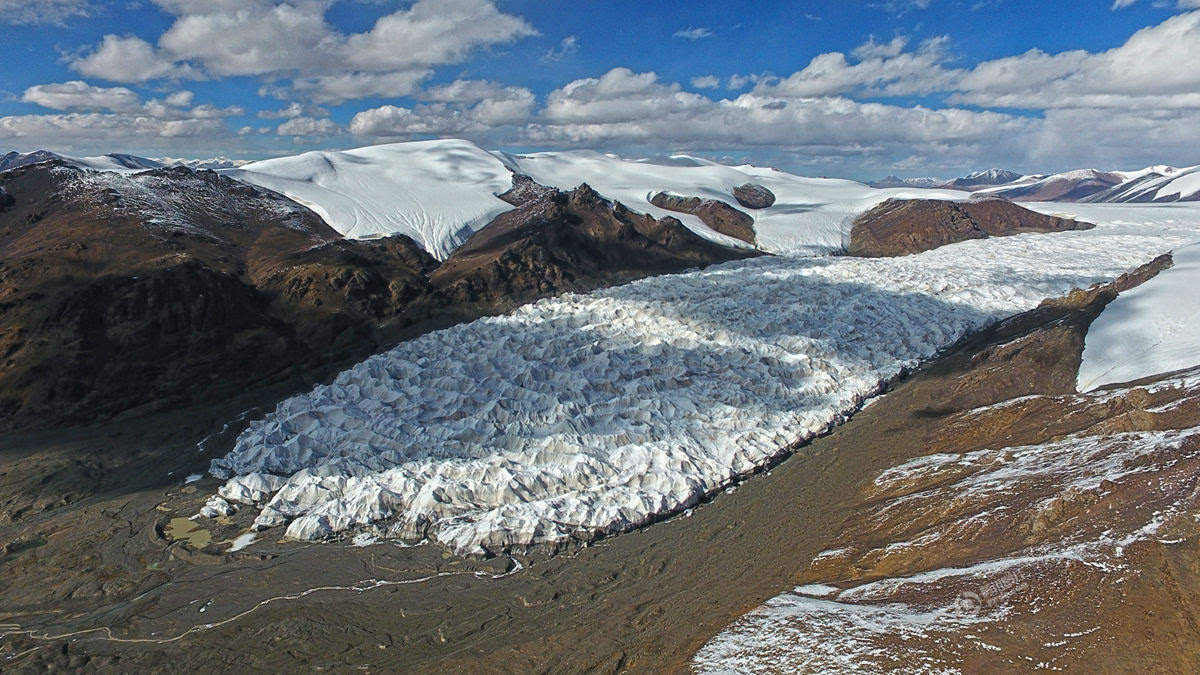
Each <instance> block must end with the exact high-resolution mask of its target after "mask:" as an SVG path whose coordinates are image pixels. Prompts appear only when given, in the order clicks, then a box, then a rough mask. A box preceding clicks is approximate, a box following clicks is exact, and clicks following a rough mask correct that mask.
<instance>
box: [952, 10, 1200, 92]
mask: <svg viewBox="0 0 1200 675" xmlns="http://www.w3.org/2000/svg"><path fill="white" fill-rule="evenodd" d="M1196 63H1200V12H1191V13H1188V14H1180V15H1177V16H1174V17H1171V18H1169V19H1167V20H1166V21H1164V22H1163V23H1161V24H1159V25H1157V26H1151V27H1148V28H1143V29H1142V30H1140V31H1138V32H1137V33H1135V34H1134V35H1133V36H1132V37H1130V38H1129V40H1127V41H1126V42H1125V44H1123V45H1121V46H1120V47H1117V48H1115V49H1111V50H1108V51H1106V52H1100V53H1095V54H1093V53H1089V52H1084V51H1072V52H1063V53H1060V54H1046V53H1044V52H1041V51H1039V50H1032V51H1029V52H1026V53H1025V54H1022V55H1020V56H1013V57H1009V58H1004V59H997V60H995V61H988V62H985V63H981V64H979V65H978V66H976V67H975V68H974V69H973V70H972V71H971V72H970V73H969V74H966V75H964V76H963V78H962V80H961V81H960V82H959V83H958V87H957V88H958V90H959V93H958V94H956V95H955V96H954V97H953V98H952V101H953V102H960V103H968V104H972V105H981V106H989V107H1012V108H1032V109H1037V110H1042V109H1048V108H1131V107H1134V108H1148V109H1152V108H1200V68H1193V67H1189V66H1190V64H1196Z"/></svg>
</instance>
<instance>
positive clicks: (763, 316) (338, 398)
mask: <svg viewBox="0 0 1200 675" xmlns="http://www.w3.org/2000/svg"><path fill="white" fill-rule="evenodd" d="M1156 234H1157V233H1156ZM1179 243H1181V239H1180V238H1178V237H1172V236H1137V235H1121V234H1112V233H1109V232H1107V231H1106V229H1105V228H1099V229H1098V230H1095V231H1091V232H1072V233H1064V234H1056V235H1020V236H1016V237H1011V238H1006V239H994V240H982V241H970V242H964V243H962V244H957V245H953V246H948V247H944V248H942V249H938V250H935V251H931V252H928V253H925V254H921V255H915V256H909V257H905V258H898V259H872V260H864V259H853V258H819V259H812V258H809V259H802V258H786V257H778V258H766V259H756V260H752V261H746V262H740V263H731V264H727V265H723V266H719V267H715V268H710V269H708V270H705V271H700V272H693V273H688V274H683V275H676V276H667V277H659V278H654V279H648V280H645V281H642V282H638V283H635V284H631V285H628V286H624V287H621V288H615V289H610V290H606V291H601V292H598V293H594V294H590V295H587V296H566V297H562V298H557V299H552V300H546V301H542V302H539V303H537V304H535V305H531V306H528V307H525V308H523V309H521V310H518V311H516V312H514V313H513V314H511V315H508V316H504V317H497V318H491V319H483V320H480V321H476V322H474V323H471V324H467V325H463V326H458V327H455V328H451V329H448V330H445V331H441V332H438V333H433V334H430V335H427V336H425V337H422V338H419V339H417V340H414V341H412V342H408V343H405V344H402V345H400V346H398V347H397V348H395V349H393V350H391V351H390V352H387V353H384V354H380V355H378V356H376V357H373V358H371V359H369V360H367V361H365V362H364V363H361V364H359V365H357V366H355V367H354V368H352V369H351V370H349V371H346V372H344V373H342V374H341V375H340V376H339V377H338V378H337V379H336V381H335V382H334V383H333V384H331V385H329V386H321V387H318V388H316V389H314V390H313V391H312V392H309V393H307V394H304V395H300V396H296V397H294V398H291V399H288V400H287V401H284V402H282V403H281V404H279V406H278V407H277V409H276V410H275V412H273V413H272V414H270V415H268V416H267V418H266V419H265V420H262V421H260V422H256V423H254V424H253V425H251V427H250V428H249V429H247V430H246V431H245V432H244V433H243V434H242V436H241V437H239V439H238V442H237V444H236V446H235V448H234V449H233V451H232V452H231V453H230V454H229V455H227V456H226V457H224V458H222V459H219V460H216V461H215V462H214V463H213V472H214V473H215V474H217V475H220V476H224V477H232V478H230V480H229V481H228V482H227V484H226V485H225V486H224V487H223V488H222V490H221V494H222V495H223V496H225V497H227V498H231V499H235V500H241V501H244V502H254V501H256V500H258V499H259V498H261V499H262V500H264V501H265V503H263V504H259V508H260V509H261V512H260V515H259V519H258V523H259V525H260V526H263V527H269V526H279V525H285V524H286V525H287V526H288V527H287V534H288V535H289V536H292V537H297V538H304V539H312V538H320V537H325V536H328V535H331V534H334V533H337V532H341V531H346V530H350V529H354V528H361V527H370V528H374V529H377V530H378V531H379V533H381V534H388V535H390V536H397V537H405V538H421V537H429V538H431V539H433V540H436V541H439V542H441V543H443V544H445V545H446V546H448V547H450V548H452V549H454V550H456V551H460V552H464V553H478V552H481V551H483V550H496V549H502V548H505V547H521V546H529V545H537V544H550V545H556V544H561V543H562V542H563V541H565V540H569V539H583V540H588V539H591V538H593V537H596V536H598V535H602V534H605V533H612V532H619V531H624V530H627V529H630V528H633V527H637V526H641V525H644V524H646V523H648V522H650V521H652V520H653V519H655V518H657V517H660V516H662V515H664V514H669V513H673V512H677V511H679V510H681V509H684V508H687V507H688V506H690V505H692V504H694V503H695V502H696V501H697V500H699V499H700V498H702V497H703V496H704V495H706V494H709V493H711V492H713V491H714V490H717V489H720V488H721V487H723V486H724V485H727V484H728V483H729V482H730V481H732V480H734V479H736V477H738V476H740V475H744V474H746V473H749V472H752V471H753V470H755V469H756V468H757V467H760V466H762V465H763V464H764V463H766V462H767V461H769V459H770V458H771V457H773V456H775V455H776V454H778V453H779V452H780V451H781V450H782V449H783V448H784V447H785V446H787V445H788V444H789V443H791V442H793V441H796V440H800V439H805V438H808V437H811V436H812V435H813V434H816V433H818V432H820V431H821V430H823V429H825V428H827V427H828V426H829V425H831V424H834V423H836V422H837V421H838V420H839V419H840V418H841V417H842V416H843V415H845V414H846V413H848V412H850V411H852V410H853V409H854V408H855V407H857V406H858V405H859V404H860V403H861V401H862V400H863V398H864V397H866V396H869V395H871V394H872V393H873V392H874V391H876V389H877V388H878V387H879V385H880V383H881V382H882V381H884V380H886V379H888V378H890V377H892V376H894V375H896V374H897V373H899V372H900V370H901V369H902V368H903V367H904V366H906V365H911V364H914V363H916V362H917V361H919V360H921V359H925V358H929V357H930V356H932V355H933V354H934V353H936V352H937V351H938V350H939V349H941V348H943V347H945V346H947V345H949V344H951V343H952V342H953V341H954V340H956V339H957V338H958V337H960V336H961V335H963V334H964V333H965V332H967V331H969V330H972V329H975V328H978V327H980V326H982V325H984V324H986V323H988V322H990V321H993V320H995V319H997V318H999V317H1002V316H1005V315H1009V314H1013V313H1016V312H1019V311H1023V310H1025V309H1029V308H1031V307H1033V306H1035V305H1037V304H1038V303H1039V302H1040V301H1041V300H1042V299H1044V298H1046V297H1050V296H1056V295H1060V294H1063V293H1065V292H1067V291H1069V290H1070V289H1071V288H1073V287H1077V286H1087V285H1090V284H1091V283H1093V282H1098V281H1102V280H1107V279H1111V278H1114V277H1116V276H1118V275H1119V274H1121V273H1123V272H1125V271H1128V270H1130V269H1132V268H1134V267H1137V266H1138V265H1140V264H1141V263H1143V262H1145V261H1146V260H1148V259H1150V258H1152V257H1154V255H1157V254H1159V253H1161V252H1163V251H1164V250H1167V249H1169V248H1171V247H1173V246H1176V245H1178V244H1179Z"/></svg>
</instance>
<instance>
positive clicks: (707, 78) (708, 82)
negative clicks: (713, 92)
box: [692, 75, 721, 89]
mask: <svg viewBox="0 0 1200 675" xmlns="http://www.w3.org/2000/svg"><path fill="white" fill-rule="evenodd" d="M692 86H693V87H695V88H696V89H716V88H718V87H720V86H721V78H719V77H717V76H716V75H702V76H700V77H693V78H692Z"/></svg>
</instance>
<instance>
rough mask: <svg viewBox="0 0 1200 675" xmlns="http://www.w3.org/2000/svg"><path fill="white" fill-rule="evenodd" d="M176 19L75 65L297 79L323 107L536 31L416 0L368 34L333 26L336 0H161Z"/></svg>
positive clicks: (458, 5)
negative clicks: (152, 35) (151, 39)
mask: <svg viewBox="0 0 1200 675" xmlns="http://www.w3.org/2000/svg"><path fill="white" fill-rule="evenodd" d="M154 1H155V4H157V5H158V6H159V7H160V8H161V9H163V10H164V11H166V12H167V13H169V14H172V15H174V16H175V17H176V18H175V21H174V23H173V24H172V25H171V26H170V28H168V29H167V31H166V32H165V33H163V34H162V35H161V36H160V37H159V38H158V44H157V45H151V44H149V43H148V42H146V41H144V40H141V39H139V38H132V37H120V36H115V35H108V36H105V38H104V41H103V43H101V45H100V46H98V47H97V48H96V49H95V50H93V51H92V52H91V53H90V54H88V55H86V56H85V57H83V58H80V59H78V60H77V61H76V62H75V63H74V64H73V65H74V67H75V68H76V70H78V71H79V72H81V73H83V74H85V75H90V76H92V77H100V78H104V79H108V80H112V81H116V82H144V81H147V80H152V79H158V78H162V77H173V76H180V75H183V74H186V73H191V74H196V73H199V72H202V73H205V74H208V75H211V76H216V77H225V76H252V77H259V78H262V79H265V80H268V81H277V80H292V87H291V88H292V89H293V90H294V91H296V92H299V93H301V94H305V95H308V96H310V97H311V98H313V99H314V100H317V101H318V102H330V103H335V102H341V101H345V100H351V99H356V98H364V97H368V96H404V95H407V94H409V93H412V91H414V89H415V88H416V86H417V85H418V84H419V83H420V82H421V81H423V80H424V79H425V78H427V77H428V76H429V75H430V74H431V72H432V70H431V68H432V67H434V66H438V65H444V64H449V63H457V62H459V61H461V60H463V59H464V58H466V57H467V56H468V55H469V54H470V53H471V52H472V51H474V50H476V49H479V48H483V47H488V46H491V45H498V44H504V43H508V42H512V41H514V40H516V39H519V38H521V37H525V36H529V35H533V34H535V31H534V29H533V27H532V26H530V25H529V24H528V23H527V22H526V21H525V20H524V19H521V18H520V17H517V16H513V15H510V14H505V13H503V12H501V11H500V10H499V9H498V8H497V7H496V6H495V4H494V3H493V2H492V0H418V1H417V2H416V3H414V4H413V5H412V6H411V7H409V8H407V9H401V10H398V11H396V12H393V13H391V14H388V15H386V16H384V17H382V18H380V19H379V20H378V21H377V22H376V23H375V24H374V26H372V27H371V29H370V30H367V31H365V32H361V33H342V32H340V31H338V30H336V29H335V28H334V27H333V26H331V25H330V24H329V23H328V22H327V21H326V20H325V13H326V12H327V11H328V10H329V8H330V6H331V5H332V4H333V0H292V1H290V2H278V1H276V0H154Z"/></svg>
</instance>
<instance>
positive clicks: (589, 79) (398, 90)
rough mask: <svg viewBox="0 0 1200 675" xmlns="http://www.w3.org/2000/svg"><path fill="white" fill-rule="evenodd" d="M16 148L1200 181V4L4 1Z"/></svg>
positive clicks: (1097, 0)
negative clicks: (395, 145) (697, 161)
mask: <svg viewBox="0 0 1200 675" xmlns="http://www.w3.org/2000/svg"><path fill="white" fill-rule="evenodd" d="M0 37H2V38H3V39H2V44H4V45H5V46H6V47H5V49H6V56H5V62H4V66H5V67H3V68H0V150H5V151H6V150H10V149H11V150H18V151H29V150H34V149H42V148H45V149H50V150H54V151H58V152H62V153H66V154H73V155H89V154H105V153H109V152H125V153H131V154H138V155H144V156H150V157H181V158H210V157H216V156H225V157H230V158H235V159H254V158H266V157H274V156H280V155H291V154H297V153H300V152H305V151H308V150H317V149H343V148H351V147H359V146H364V145H372V144H376V143H387V142H396V141H404V140H419V139H427V138H466V139H468V140H471V141H474V142H476V143H478V144H479V145H481V146H483V147H486V148H488V149H503V150H508V151H516V152H526V151H536V150H562V149H594V150H599V151H602V152H616V153H619V154H622V155H625V156H640V157H661V156H667V155H670V154H675V153H686V154H692V155H699V156H704V157H709V158H712V159H716V160H719V161H724V162H733V163H744V162H749V163H754V164H759V165H768V166H776V167H779V168H782V169H785V170H789V171H795V172H799V173H804V174H807V175H826V176H839V177H849V178H858V179H867V178H877V177H881V176H883V175H887V174H898V175H901V176H906V177H907V176H927V175H936V176H941V177H948V176H954V175H960V174H962V173H965V172H967V171H972V170H979V169H985V168H989V167H993V166H996V167H1003V168H1009V169H1013V170H1017V171H1021V172H1026V173H1034V172H1049V171H1061V170H1067V169H1074V168H1082V167H1095V168H1103V169H1126V170H1128V169H1134V168H1140V167H1143V166H1148V165H1152V164H1172V165H1176V166H1191V165H1195V164H1200V0H1055V1H1054V2H1045V1H1044V0H819V1H813V2H802V1H797V0H791V1H785V0H776V1H772V0H757V1H754V0H728V1H725V2H712V1H704V0H691V1H677V0H655V1H653V2H647V1H646V0H639V1H637V2H634V1H627V0H415V1H413V0H408V1H397V0H393V1H389V0H287V1H279V0H107V1H106V0H0Z"/></svg>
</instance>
